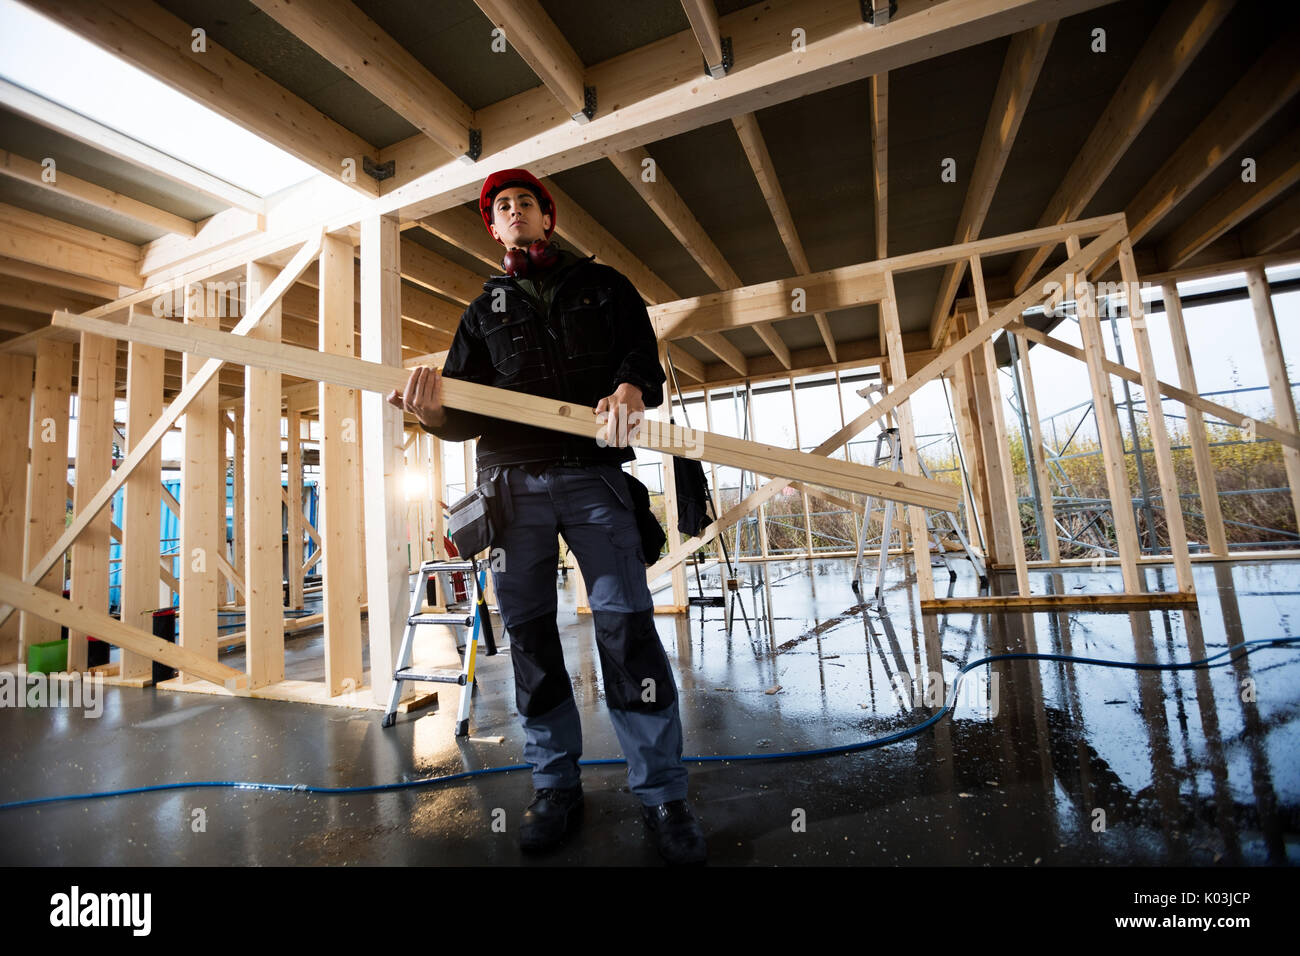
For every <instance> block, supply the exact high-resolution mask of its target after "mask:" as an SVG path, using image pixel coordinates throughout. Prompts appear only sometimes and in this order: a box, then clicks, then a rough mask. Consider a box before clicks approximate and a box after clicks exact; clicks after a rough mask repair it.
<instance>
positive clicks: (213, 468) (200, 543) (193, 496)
mask: <svg viewBox="0 0 1300 956" xmlns="http://www.w3.org/2000/svg"><path fill="white" fill-rule="evenodd" d="M197 305H198V303H197V302H195V301H194V300H189V299H187V301H186V309H185V322H186V324H188V325H195V326H199V327H202V328H207V329H215V328H218V327H219V326H218V320H217V317H216V316H215V315H208V314H207V313H206V312H205V310H204V309H202V308H198V307H197ZM181 361H182V363H183V367H184V372H183V375H184V379H185V382H186V384H188V383H189V382H190V381H191V380H192V379H193V378H194V377H195V376H196V375H197V374H198V371H199V367H200V366H201V365H202V364H203V363H202V360H201V359H200V358H199V356H196V355H191V354H189V353H188V352H186V353H182V354H181ZM217 400H218V395H217V388H216V384H215V383H209V384H208V385H207V387H206V388H204V389H203V390H202V391H201V392H200V393H199V394H198V396H197V397H196V398H195V399H194V401H193V402H192V403H191V404H190V407H189V410H188V411H187V412H186V413H185V418H184V421H183V425H182V428H183V432H182V434H183V439H182V440H183V442H184V452H183V454H184V459H183V461H182V465H181V500H182V502H183V503H182V504H181V506H180V533H181V561H180V564H181V576H180V598H181V603H180V608H181V609H180V621H179V637H180V643H181V645H182V646H183V647H184V648H185V649H186V650H189V651H192V652H193V653H194V654H197V655H198V656H199V657H202V658H204V659H206V660H210V661H216V659H217V572H218V566H219V559H223V558H224V557H225V555H224V554H223V553H222V552H223V551H224V543H225V542H224V539H225V525H226V513H225V501H226V494H225V487H226V469H225V460H224V458H225V456H224V455H221V456H220V457H218V454H217V452H218V440H219V439H223V438H224V432H223V430H222V429H221V427H220V422H219V421H218V415H219V410H218V408H217ZM221 444H222V445H223V446H224V444H225V443H224V441H222V442H221ZM218 484H219V485H220V501H221V506H222V507H221V512H220V514H218V513H217V510H216V506H217V497H216V495H217V490H218V489H217V487H216V486H217V485H218ZM78 510H80V508H79V509H78ZM218 527H220V529H221V532H222V533H221V535H220V539H219V538H218V534H217V531H218ZM74 554H75V551H74ZM239 587H240V590H241V591H242V590H243V584H242V582H241V583H240V585H239ZM195 676H196V675H193V674H191V673H188V672H187V673H183V674H181V679H182V680H191V679H193V678H194V677H195Z"/></svg>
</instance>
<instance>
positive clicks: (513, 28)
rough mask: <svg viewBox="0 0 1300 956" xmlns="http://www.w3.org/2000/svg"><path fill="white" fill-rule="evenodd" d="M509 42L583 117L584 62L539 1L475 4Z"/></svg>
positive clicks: (571, 110) (571, 109)
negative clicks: (502, 32)
mask: <svg viewBox="0 0 1300 956" xmlns="http://www.w3.org/2000/svg"><path fill="white" fill-rule="evenodd" d="M474 2H475V4H477V5H478V8H479V9H480V10H482V11H483V14H484V16H486V17H487V18H488V19H489V20H491V21H492V23H493V24H495V25H496V26H498V27H500V28H501V29H502V30H504V31H505V39H506V42H507V43H509V44H510V48H511V49H512V50H514V51H515V52H516V53H518V54H519V56H520V57H521V58H522V59H523V61H524V62H525V63H527V64H528V66H529V68H530V69H531V70H532V71H533V72H534V73H536V74H537V78H538V79H539V80H541V81H542V83H543V84H544V85H545V86H546V88H547V89H548V90H550V91H551V94H552V95H553V96H554V97H555V98H556V99H557V100H559V102H560V106H561V107H562V108H563V109H564V111H565V112H566V113H568V114H569V115H570V116H572V117H573V118H574V119H578V118H579V117H581V121H582V122H585V121H586V120H587V117H586V116H584V115H583V113H582V110H583V106H584V102H585V101H584V97H583V86H584V81H583V75H584V68H583V65H582V60H580V59H579V58H578V54H577V53H575V52H574V50H573V47H572V46H571V45H570V44H569V41H568V40H567V39H566V38H565V36H564V34H563V33H561V32H560V28H559V27H557V26H556V25H555V22H554V21H553V20H552V19H551V18H550V17H549V16H547V14H546V11H545V10H543V9H542V5H541V4H540V3H539V2H538V0H508V2H507V0H474Z"/></svg>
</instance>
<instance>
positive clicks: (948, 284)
mask: <svg viewBox="0 0 1300 956" xmlns="http://www.w3.org/2000/svg"><path fill="white" fill-rule="evenodd" d="M1056 26H1057V25H1056V23H1055V22H1048V23H1040V24H1039V25H1038V26H1036V27H1032V28H1030V29H1028V30H1022V31H1021V32H1020V33H1017V34H1016V35H1015V36H1013V37H1012V38H1011V45H1010V46H1009V47H1008V48H1007V55H1006V59H1005V60H1003V62H1002V73H1001V75H1000V76H999V77H998V86H997V89H996V90H995V91H994V93H993V102H992V103H991V104H990V106H989V113H988V120H987V121H986V122H985V124H984V135H983V137H982V138H981V139H980V146H979V152H978V153H976V154H975V165H974V166H973V167H972V168H971V176H970V185H969V186H967V187H966V198H965V199H964V200H963V201H962V207H961V213H960V215H958V217H957V231H956V233H955V234H954V235H953V239H952V241H953V242H968V241H969V240H971V239H974V238H976V237H977V236H979V234H980V230H982V229H983V228H984V219H985V217H986V216H988V212H989V207H990V206H992V204H993V194H994V193H995V192H996V191H997V188H998V183H1000V182H1001V181H1002V170H1003V169H1005V168H1006V164H1007V157H1008V156H1010V155H1011V147H1012V146H1013V145H1014V144H1015V141H1016V134H1017V133H1018V132H1020V123H1021V120H1023V119H1024V117H1025V108H1026V107H1027V106H1028V105H1029V99H1030V97H1031V96H1032V95H1033V92H1034V86H1035V85H1036V84H1037V82H1038V76H1039V74H1040V73H1041V72H1042V69H1043V63H1044V61H1045V60H1046V59H1047V51H1048V48H1049V47H1050V46H1051V45H1052V38H1053V37H1054V36H1055V35H1056ZM965 274H966V260H965V259H959V260H958V261H957V262H953V263H950V264H949V265H947V266H946V267H945V268H944V270H943V278H942V279H941V280H940V282H939V293H938V295H937V296H936V297H935V301H934V309H933V310H931V314H930V345H931V347H933V348H937V347H938V345H939V343H940V342H942V341H943V340H944V337H945V335H946V332H947V326H948V322H949V314H950V310H951V309H952V304H953V301H954V300H955V299H956V298H957V289H958V287H959V286H960V285H961V280H962V278H963V276H965Z"/></svg>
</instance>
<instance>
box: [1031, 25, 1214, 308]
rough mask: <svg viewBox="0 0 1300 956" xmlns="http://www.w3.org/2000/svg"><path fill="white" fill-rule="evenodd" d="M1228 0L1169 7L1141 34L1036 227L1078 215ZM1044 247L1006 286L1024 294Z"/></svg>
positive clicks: (1042, 259)
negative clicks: (1139, 46)
mask: <svg viewBox="0 0 1300 956" xmlns="http://www.w3.org/2000/svg"><path fill="white" fill-rule="evenodd" d="M1232 5H1233V0H1195V2H1190V3H1176V4H1171V5H1170V6H1169V7H1168V8H1166V10H1165V12H1164V14H1162V15H1161V17H1160V20H1159V22H1157V23H1156V25H1155V26H1154V27H1153V28H1152V30H1151V32H1150V33H1149V34H1147V38H1146V42H1145V43H1144V44H1143V45H1142V49H1141V51H1139V53H1138V55H1137V56H1136V57H1134V58H1133V63H1132V66H1130V67H1129V70H1128V72H1127V73H1126V74H1125V75H1124V79H1123V80H1122V81H1120V85H1119V87H1118V88H1117V89H1116V90H1115V94H1114V95H1113V96H1112V97H1111V99H1110V102H1109V103H1107V104H1106V110H1105V112H1103V113H1102V115H1101V117H1100V118H1099V119H1098V120H1097V122H1096V123H1095V124H1094V125H1093V129H1092V132H1091V133H1090V134H1089V135H1088V139H1087V140H1086V141H1085V142H1084V144H1083V146H1082V147H1080V149H1079V152H1078V153H1076V154H1075V157H1074V161H1073V162H1072V163H1071V164H1070V168H1069V170H1068V171H1067V172H1066V174H1065V177H1064V178H1063V179H1062V180H1061V183H1060V185H1059V186H1058V187H1057V189H1056V192H1055V193H1054V194H1053V195H1052V198H1051V200H1050V201H1049V202H1048V204H1047V208H1046V209H1045V210H1044V211H1043V215H1042V217H1041V218H1040V219H1039V220H1038V224H1039V225H1040V226H1046V225H1049V224H1051V223H1060V222H1067V221H1069V220H1071V219H1074V218H1075V217H1076V216H1079V215H1080V214H1082V212H1083V210H1084V209H1085V208H1086V207H1087V205H1088V203H1089V202H1090V201H1091V199H1092V197H1093V196H1094V195H1096V193H1097V190H1098V189H1099V188H1100V187H1101V184H1102V183H1104V182H1105V181H1106V177H1107V176H1109V175H1110V173H1111V171H1112V170H1113V169H1114V168H1115V167H1116V165H1118V163H1119V161H1120V159H1121V158H1123V156H1124V153H1125V152H1126V151H1127V150H1128V147H1129V145H1130V144H1132V142H1133V141H1134V140H1135V139H1136V138H1137V136H1138V134H1139V133H1140V132H1142V130H1143V128H1145V126H1146V124H1147V121H1148V120H1150V119H1151V117H1152V116H1153V115H1154V114H1155V111H1156V109H1157V108H1159V106H1160V104H1161V103H1163V102H1164V100H1165V97H1166V96H1168V95H1169V91H1170V90H1172V89H1173V87H1174V84H1176V83H1177V82H1178V80H1179V78H1180V77H1182V75H1183V73H1184V72H1186V70H1187V68H1188V67H1189V66H1190V65H1191V63H1192V60H1194V59H1195V58H1196V55H1197V54H1198V53H1199V52H1200V51H1201V50H1202V49H1203V48H1204V47H1205V44H1206V43H1207V42H1209V39H1210V37H1211V36H1212V35H1213V34H1214V31H1215V30H1216V29H1218V27H1219V24H1220V23H1222V22H1223V19H1224V17H1226V16H1227V15H1228V11H1229V10H1231V9H1232ZM1050 252H1051V247H1050V246H1040V247H1038V248H1037V249H1035V250H1033V251H1032V252H1026V253H1022V254H1021V255H1019V256H1017V257H1016V260H1015V262H1014V263H1012V266H1011V277H1012V286H1013V288H1014V289H1015V291H1016V292H1021V291H1023V290H1024V289H1026V288H1027V287H1028V286H1029V284H1030V283H1031V282H1033V281H1034V276H1035V274H1036V273H1037V272H1038V269H1039V267H1041V266H1042V264H1043V263H1044V262H1045V261H1046V259H1047V256H1048V253H1050Z"/></svg>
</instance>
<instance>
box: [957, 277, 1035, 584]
mask: <svg viewBox="0 0 1300 956" xmlns="http://www.w3.org/2000/svg"><path fill="white" fill-rule="evenodd" d="M970 277H971V285H972V286H973V288H974V290H975V307H976V309H977V310H978V315H979V322H980V324H981V325H983V324H984V323H985V322H987V321H989V304H988V297H987V295H986V293H985V289H984V268H983V266H982V265H981V264H980V258H979V256H971V258H970ZM981 351H982V352H983V359H984V377H985V379H986V381H987V383H988V395H989V399H990V403H989V406H990V407H989V411H990V412H991V413H992V415H991V417H992V420H993V436H994V441H993V445H994V446H995V447H994V448H993V449H991V451H992V453H993V454H994V455H996V456H997V459H998V471H999V472H1000V473H1001V477H1002V487H1001V488H997V487H994V488H991V489H990V491H989V493H990V494H991V495H997V494H1001V495H1002V501H1003V502H1004V505H1005V507H1006V514H1007V522H1008V525H1009V528H1008V531H1009V534H1008V538H1007V540H1008V541H1009V542H1010V545H1011V557H1012V562H1013V564H1014V566H1015V571H1016V592H1017V593H1018V594H1020V595H1027V594H1028V593H1029V569H1028V567H1027V566H1026V564H1025V535H1024V531H1023V528H1022V525H1021V522H1020V497H1019V495H1018V494H1017V493H1016V475H1015V472H1014V471H1013V470H1012V465H1011V442H1010V440H1009V439H1008V438H1007V425H1006V416H1005V415H1004V414H1003V411H1002V409H1003V407H1004V405H1005V402H1004V400H1003V398H1002V389H1001V387H1000V385H999V383H998V363H997V357H996V356H995V355H994V354H993V339H992V338H991V337H990V338H987V339H985V340H984V347H983V349H982V350H981ZM972 359H973V361H976V362H978V361H979V359H975V358H974V357H973V356H972ZM989 480H990V482H992V481H993V476H992V475H990V476H989Z"/></svg>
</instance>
